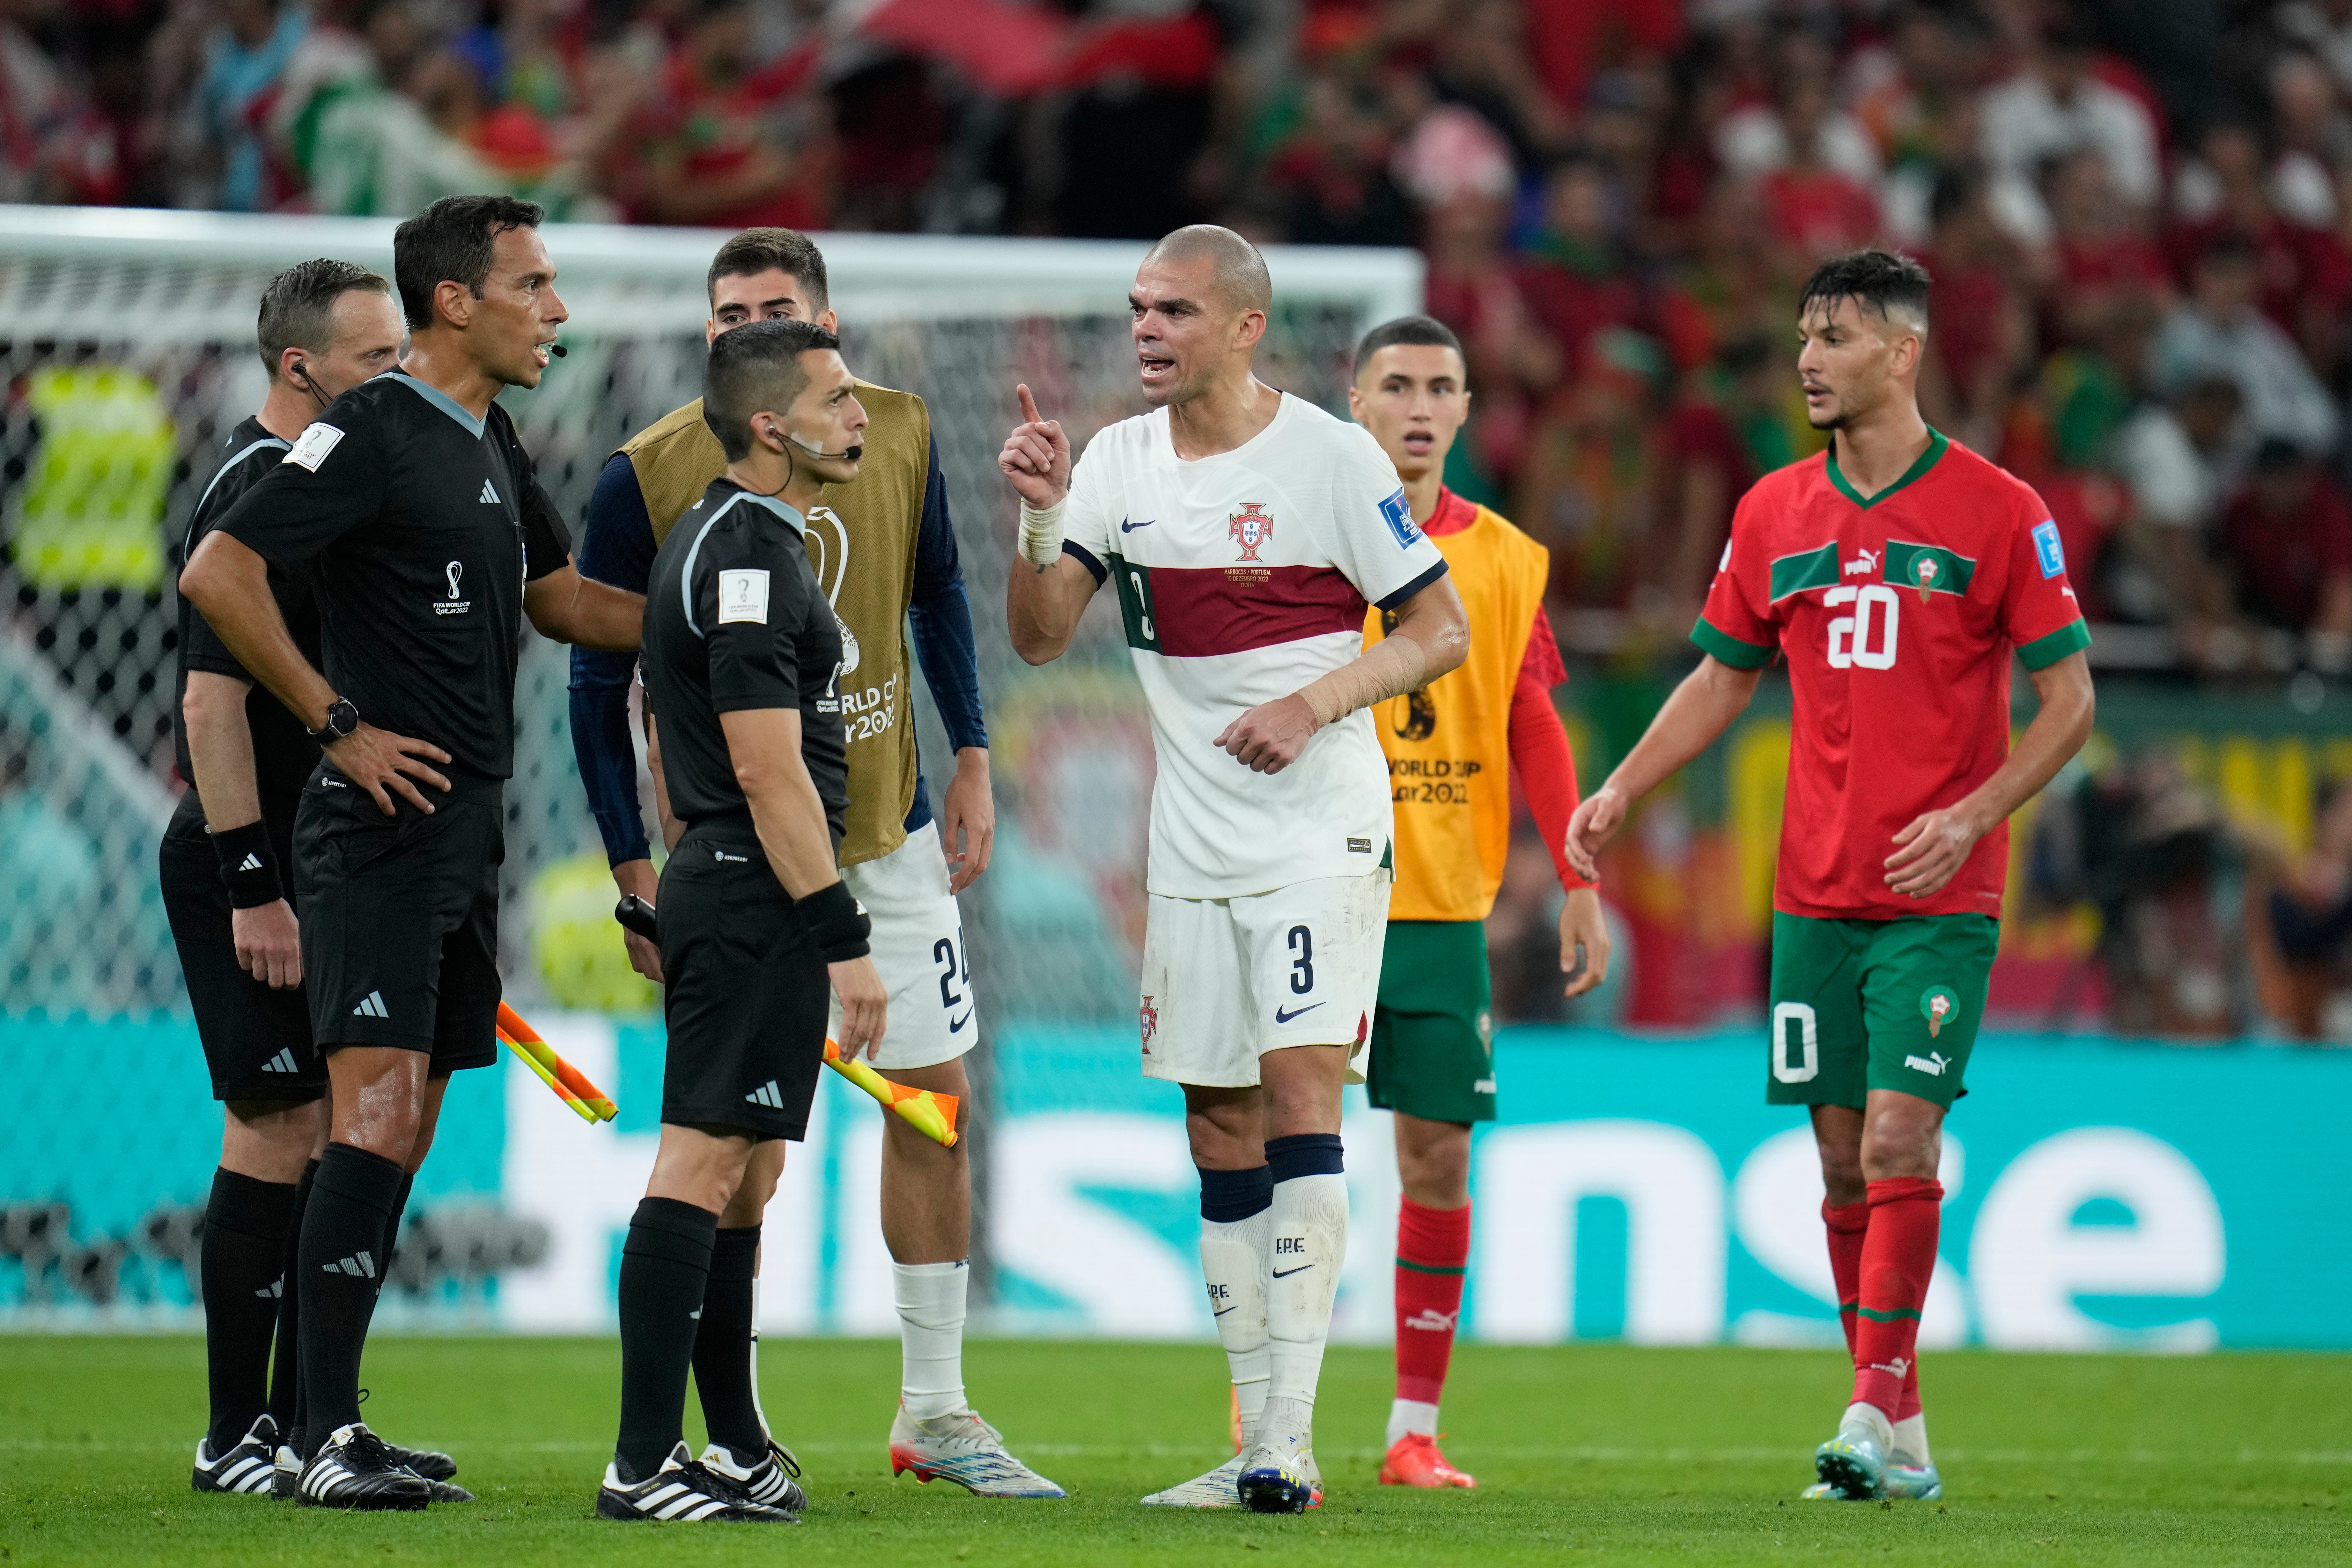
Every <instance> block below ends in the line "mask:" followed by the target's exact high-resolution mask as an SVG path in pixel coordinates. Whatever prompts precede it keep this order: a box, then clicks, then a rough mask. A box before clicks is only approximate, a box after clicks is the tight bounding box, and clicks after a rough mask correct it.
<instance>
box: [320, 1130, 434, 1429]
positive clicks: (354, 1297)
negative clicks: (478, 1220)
mask: <svg viewBox="0 0 2352 1568" xmlns="http://www.w3.org/2000/svg"><path fill="white" fill-rule="evenodd" d="M406 1177H407V1173H405V1172H404V1171H403V1170H402V1169H401V1168H400V1166H399V1165H397V1164H395V1163H394V1162H392V1161H390V1160H387V1159H385V1158H384V1157H383V1155H381V1154H372V1153H370V1152H368V1151H366V1150H365V1149H362V1148H359V1147H357V1146H356V1145H354V1144H350V1143H330V1144H328V1145H327V1152H326V1154H325V1155H324V1157H322V1158H321V1159H320V1162H319V1173H318V1175H317V1176H316V1177H315V1178H313V1179H312V1182H311V1184H310V1202H309V1204H308V1205H305V1206H304V1209H303V1213H302V1244H301V1247H300V1249H299V1258H300V1260H301V1261H300V1263H299V1266H298V1267H299V1271H300V1273H301V1276H302V1283H301V1292H302V1299H301V1322H302V1403H303V1405H304V1407H305V1408H304V1420H305V1423H306V1425H305V1427H304V1431H303V1434H302V1439H303V1443H304V1445H305V1446H306V1447H308V1448H309V1449H310V1452H311V1453H315V1452H317V1450H318V1446H319V1445H320V1443H321V1442H323V1441H325V1439H326V1437H327V1436H328V1434H330V1433H331V1432H333V1431H334V1430H335V1429H336V1428H337V1427H339V1426H348V1425H350V1424H352V1423H353V1422H356V1421H357V1420H359V1418H360V1352H361V1350H362V1347H363V1346H364V1344H365V1343H366V1341H367V1326H368V1320H369V1319H370V1318H371V1317H372V1316H373V1315H374V1311H375V1294H376V1288H377V1285H378V1283H379V1282H380V1281H381V1280H382V1279H383V1266H384V1263H385V1261H386V1259H385V1258H384V1245H383V1238H384V1232H385V1229H386V1227H387V1226H389V1225H390V1223H391V1220H392V1215H393V1214H394V1210H395V1208H396V1207H397V1205H398V1204H399V1201H400V1191H401V1186H402V1184H403V1183H404V1181H405V1180H406ZM303 1458H306V1459H307V1458H310V1454H305V1455H304V1456H303Z"/></svg>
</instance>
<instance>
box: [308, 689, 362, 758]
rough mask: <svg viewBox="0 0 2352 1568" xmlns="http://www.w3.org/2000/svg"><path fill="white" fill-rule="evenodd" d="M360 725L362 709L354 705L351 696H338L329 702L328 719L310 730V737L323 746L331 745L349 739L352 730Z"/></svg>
mask: <svg viewBox="0 0 2352 1568" xmlns="http://www.w3.org/2000/svg"><path fill="white" fill-rule="evenodd" d="M359 727H360V710H358V709H357V708H354V707H353V706H352V700H351V699H350V698H348V697H338V698H336V699H335V700H333V701H332V702H330V703H328V704H327V721H326V722H325V723H324V724H321V725H320V726H319V727H318V728H317V729H315V730H313V731H310V739H312V740H314V741H316V742H319V744H320V745H322V746H331V745H333V744H334V743H335V742H337V741H345V740H349V739H350V738H351V733H352V731H354V730H356V729H358V728H359Z"/></svg>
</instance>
